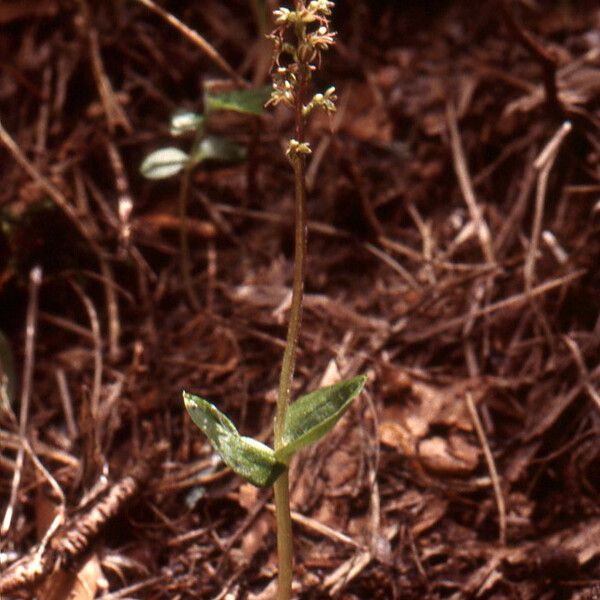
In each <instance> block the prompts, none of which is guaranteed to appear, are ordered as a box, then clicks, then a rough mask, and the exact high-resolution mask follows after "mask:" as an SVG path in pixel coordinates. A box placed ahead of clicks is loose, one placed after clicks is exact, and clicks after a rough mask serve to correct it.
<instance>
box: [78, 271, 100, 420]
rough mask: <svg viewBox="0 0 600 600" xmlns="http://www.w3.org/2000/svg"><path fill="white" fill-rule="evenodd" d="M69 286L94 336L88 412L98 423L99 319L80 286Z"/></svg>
mask: <svg viewBox="0 0 600 600" xmlns="http://www.w3.org/2000/svg"><path fill="white" fill-rule="evenodd" d="M70 283H71V286H72V287H73V289H74V290H75V292H76V293H77V295H78V296H79V299H80V300H81V301H82V303H83V305H84V307H85V310H86V312H87V315H88V319H89V320H90V326H91V328H92V335H93V336H94V385H93V387H92V396H91V400H90V413H91V417H92V419H93V420H94V423H96V424H98V411H99V406H100V392H101V390H102V370H103V366H102V365H103V361H102V333H101V330H100V321H99V319H98V313H97V312H96V307H95V306H94V304H93V302H92V301H91V300H90V299H89V298H88V296H87V295H86V294H85V292H84V291H83V290H82V289H81V286H80V285H79V284H78V283H75V281H73V280H71V281H70Z"/></svg>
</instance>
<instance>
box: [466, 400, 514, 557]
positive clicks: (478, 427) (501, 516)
mask: <svg viewBox="0 0 600 600" xmlns="http://www.w3.org/2000/svg"><path fill="white" fill-rule="evenodd" d="M465 402H466V404H467V409H468V410H469V415H470V416H471V421H473V426H474V427H475V431H476V432H477V437H478V438H479V443H480V444H481V448H482V449H483V455H484V456H485V461H486V463H487V466H488V470H489V472H490V479H491V480H492V486H493V488H494V495H495V497H496V506H497V507H498V528H499V532H498V542H499V543H500V545H501V546H505V545H506V503H505V502H504V495H503V494H502V486H501V485H500V477H499V476H498V470H497V469H496V463H495V461H494V456H493V454H492V451H491V449H490V445H489V443H488V441H487V437H486V435H485V431H484V430H483V425H482V424H481V420H480V419H479V414H478V413H477V408H476V407H475V403H474V402H473V396H472V395H471V392H467V393H466V394H465Z"/></svg>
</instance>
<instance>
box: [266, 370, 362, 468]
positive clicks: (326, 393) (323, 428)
mask: <svg viewBox="0 0 600 600" xmlns="http://www.w3.org/2000/svg"><path fill="white" fill-rule="evenodd" d="M366 381H367V377H366V376H365V375H359V376H358V377H354V378H353V379H349V380H348V381H342V382H341V383H336V384H335V385H330V386H328V387H324V388H321V389H318V390H316V391H314V392H311V393H310V394H307V395H306V396H302V397H300V398H298V400H296V402H294V403H293V404H291V405H290V407H289V408H288V411H287V415H286V419H285V431H284V434H283V441H284V446H283V447H282V448H280V449H279V450H277V452H276V453H275V457H276V458H277V459H278V460H280V461H282V462H288V461H289V459H290V458H291V457H292V456H293V455H294V453H295V452H297V451H298V450H299V449H300V448H304V446H308V444H312V443H313V442H316V441H317V440H319V439H320V438H322V437H323V436H324V435H325V434H326V433H327V432H328V431H330V430H331V429H333V426H334V425H335V424H336V423H337V422H338V420H339V419H340V418H341V416H342V415H343V414H344V413H345V412H346V410H347V409H348V407H349V406H350V404H351V403H352V400H354V398H356V396H358V394H359V393H360V391H361V390H362V389H363V387H364V385H365V383H366Z"/></svg>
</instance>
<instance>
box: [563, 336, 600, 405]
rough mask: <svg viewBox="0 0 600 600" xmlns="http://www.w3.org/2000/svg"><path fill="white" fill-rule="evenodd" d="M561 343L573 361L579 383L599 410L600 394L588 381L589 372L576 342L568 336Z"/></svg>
mask: <svg viewBox="0 0 600 600" xmlns="http://www.w3.org/2000/svg"><path fill="white" fill-rule="evenodd" d="M563 341H564V342H565V344H566V345H567V347H568V348H569V351H570V352H571V354H572V355H573V360H574V361H575V364H576V365H577V370H578V371H579V376H580V377H581V381H582V384H583V388H584V389H585V391H586V392H587V394H588V396H589V397H590V398H591V399H592V401H593V402H594V403H595V404H596V406H597V407H598V408H599V409H600V393H598V390H596V388H595V387H594V386H593V385H592V383H591V381H590V372H589V371H588V368H587V367H586V365H585V361H584V360H583V356H582V355H581V350H580V349H579V346H578V345H577V342H576V341H575V340H574V339H573V338H572V337H570V336H568V335H564V336H563Z"/></svg>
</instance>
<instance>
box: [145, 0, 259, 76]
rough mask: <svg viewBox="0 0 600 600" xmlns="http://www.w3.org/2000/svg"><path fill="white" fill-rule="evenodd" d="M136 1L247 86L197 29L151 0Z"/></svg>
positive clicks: (220, 67)
mask: <svg viewBox="0 0 600 600" xmlns="http://www.w3.org/2000/svg"><path fill="white" fill-rule="evenodd" d="M137 1H138V2H139V3H140V4H143V5H144V6H146V7H147V8H149V9H150V10H151V11H152V12H154V13H156V14H157V15H158V16H159V17H161V18H162V19H164V20H165V21H166V22H167V23H169V24H170V25H172V26H173V27H175V29H177V30H178V31H179V32H180V33H182V34H183V35H184V36H185V37H186V38H187V39H188V40H190V41H191V42H192V43H193V44H195V45H196V46H198V48H200V50H202V52H204V54H206V56H207V57H208V58H209V59H210V60H212V62H213V63H214V64H215V65H216V66H217V67H219V69H221V70H222V71H224V72H225V73H227V75H229V77H231V79H233V81H235V82H236V83H237V84H238V85H240V86H242V87H248V83H247V82H246V81H245V80H244V79H243V78H242V77H241V76H240V75H238V74H237V73H236V72H235V71H234V70H233V68H232V67H231V66H230V65H229V63H228V62H227V61H226V60H225V59H224V58H223V57H222V56H221V55H220V54H219V53H218V52H217V51H216V49H215V48H214V47H213V46H212V45H211V44H209V43H208V42H207V41H206V40H205V39H204V38H203V37H202V36H201V35H200V34H199V33H198V32H197V31H194V30H193V29H191V28H190V27H188V26H187V25H186V24H185V23H183V22H182V21H180V20H179V19H178V18H177V17H175V16H174V15H172V14H171V13H168V12H167V11H166V10H164V9H163V8H161V7H160V6H158V5H157V4H155V3H154V2H153V1H152V0H137Z"/></svg>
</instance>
